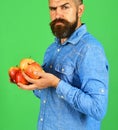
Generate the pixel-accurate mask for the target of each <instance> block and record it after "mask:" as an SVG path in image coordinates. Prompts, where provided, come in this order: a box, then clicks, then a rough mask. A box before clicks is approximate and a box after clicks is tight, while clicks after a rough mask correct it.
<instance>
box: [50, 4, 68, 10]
mask: <svg viewBox="0 0 118 130" xmlns="http://www.w3.org/2000/svg"><path fill="white" fill-rule="evenodd" d="M68 4H69V3H65V4H62V5H59V6H57V7H63V6H65V5H68ZM57 7H56V6H49V8H50V9H51V8H54V9H56V8H57Z"/></svg>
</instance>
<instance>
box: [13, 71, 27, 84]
mask: <svg viewBox="0 0 118 130" xmlns="http://www.w3.org/2000/svg"><path fill="white" fill-rule="evenodd" d="M15 83H22V84H29V83H28V81H27V80H26V79H25V78H24V77H23V74H22V70H21V69H19V70H18V71H17V72H16V74H15Z"/></svg>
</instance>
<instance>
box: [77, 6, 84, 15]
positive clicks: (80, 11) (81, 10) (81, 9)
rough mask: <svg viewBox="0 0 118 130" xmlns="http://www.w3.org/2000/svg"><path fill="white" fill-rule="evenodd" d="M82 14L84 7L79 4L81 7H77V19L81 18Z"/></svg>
mask: <svg viewBox="0 0 118 130" xmlns="http://www.w3.org/2000/svg"><path fill="white" fill-rule="evenodd" d="M83 12H84V5H83V4H81V5H79V7H78V17H81V16H82V14H83Z"/></svg>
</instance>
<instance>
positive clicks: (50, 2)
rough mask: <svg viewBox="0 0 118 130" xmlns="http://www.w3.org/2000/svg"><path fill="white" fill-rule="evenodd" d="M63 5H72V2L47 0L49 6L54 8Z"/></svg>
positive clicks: (70, 0)
mask: <svg viewBox="0 0 118 130" xmlns="http://www.w3.org/2000/svg"><path fill="white" fill-rule="evenodd" d="M65 3H68V4H73V3H74V0H49V5H50V6H55V7H56V6H60V5H63V4H65Z"/></svg>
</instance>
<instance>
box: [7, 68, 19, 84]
mask: <svg viewBox="0 0 118 130" xmlns="http://www.w3.org/2000/svg"><path fill="white" fill-rule="evenodd" d="M19 70H20V68H19V67H11V68H10V69H9V71H8V74H9V77H10V81H11V82H12V83H16V80H15V75H16V73H17V72H18V71H19Z"/></svg>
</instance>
